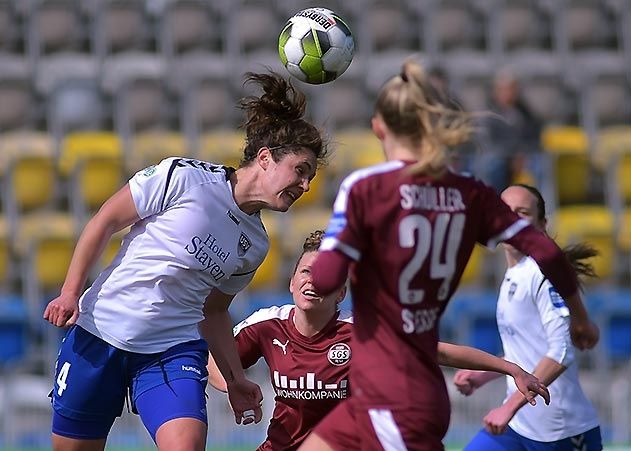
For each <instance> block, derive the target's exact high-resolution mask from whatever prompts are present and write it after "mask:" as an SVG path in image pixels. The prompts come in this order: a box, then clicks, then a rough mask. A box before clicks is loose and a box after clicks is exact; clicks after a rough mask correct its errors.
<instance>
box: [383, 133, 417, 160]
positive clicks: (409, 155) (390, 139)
mask: <svg viewBox="0 0 631 451" xmlns="http://www.w3.org/2000/svg"><path fill="white" fill-rule="evenodd" d="M383 149H384V153H385V154H386V158H387V159H388V160H408V161H409V160H417V159H418V153H417V152H416V150H415V149H414V148H412V147H411V145H410V143H409V142H408V141H407V140H401V139H397V138H396V137H395V136H394V135H391V134H388V135H387V136H386V137H385V139H384V140H383Z"/></svg>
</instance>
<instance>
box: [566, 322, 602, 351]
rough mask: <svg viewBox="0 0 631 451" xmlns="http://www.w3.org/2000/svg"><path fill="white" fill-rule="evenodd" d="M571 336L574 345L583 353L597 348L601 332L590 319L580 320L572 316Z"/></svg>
mask: <svg viewBox="0 0 631 451" xmlns="http://www.w3.org/2000/svg"><path fill="white" fill-rule="evenodd" d="M570 336H571V337H572V343H574V345H575V346H576V347H577V348H578V349H580V350H581V351H583V350H585V349H592V348H593V347H594V346H596V344H597V343H598V339H599V338H600V330H599V329H598V326H597V325H596V324H595V323H594V322H593V321H591V320H590V319H589V318H585V319H578V318H575V317H573V316H572V315H570Z"/></svg>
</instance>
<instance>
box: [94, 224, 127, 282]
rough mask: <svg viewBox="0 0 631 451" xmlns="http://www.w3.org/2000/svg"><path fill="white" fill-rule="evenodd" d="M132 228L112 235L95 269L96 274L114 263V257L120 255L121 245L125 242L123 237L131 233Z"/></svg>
mask: <svg viewBox="0 0 631 451" xmlns="http://www.w3.org/2000/svg"><path fill="white" fill-rule="evenodd" d="M129 229H130V227H126V228H124V229H123V230H121V231H120V232H116V233H115V234H114V235H112V238H110V240H109V242H108V243H107V244H106V245H105V249H104V250H103V253H102V254H101V258H100V259H99V263H98V265H97V267H96V268H95V271H94V272H95V274H96V273H98V272H100V271H101V270H102V269H103V268H105V267H107V266H108V265H109V264H110V263H112V261H114V257H115V256H116V254H117V253H118V251H119V249H120V247H121V243H122V241H123V237H124V236H125V235H127V233H129Z"/></svg>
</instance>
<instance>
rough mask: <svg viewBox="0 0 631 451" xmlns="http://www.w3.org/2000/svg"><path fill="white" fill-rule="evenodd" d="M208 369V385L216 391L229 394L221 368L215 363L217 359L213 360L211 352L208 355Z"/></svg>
mask: <svg viewBox="0 0 631 451" xmlns="http://www.w3.org/2000/svg"><path fill="white" fill-rule="evenodd" d="M206 368H207V369H208V383H209V384H210V385H212V386H213V388H215V389H216V390H219V391H222V392H224V393H227V392H228V387H227V385H226V380H225V379H224V378H223V376H222V375H221V371H219V367H218V366H217V364H216V363H215V359H213V356H212V354H211V353H210V352H209V353H208V364H207V365H206Z"/></svg>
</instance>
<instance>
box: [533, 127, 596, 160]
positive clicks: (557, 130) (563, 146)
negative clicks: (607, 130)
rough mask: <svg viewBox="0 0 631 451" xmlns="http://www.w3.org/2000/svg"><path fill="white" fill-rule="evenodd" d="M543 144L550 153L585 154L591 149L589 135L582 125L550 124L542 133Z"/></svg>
mask: <svg viewBox="0 0 631 451" xmlns="http://www.w3.org/2000/svg"><path fill="white" fill-rule="evenodd" d="M541 145H542V147H543V149H544V150H545V151H546V152H549V153H570V154H584V153H587V151H588V149H589V137H588V136H587V133H586V132H585V130H583V129H582V128H580V127H572V126H548V127H545V128H544V130H543V132H542V133H541Z"/></svg>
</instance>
